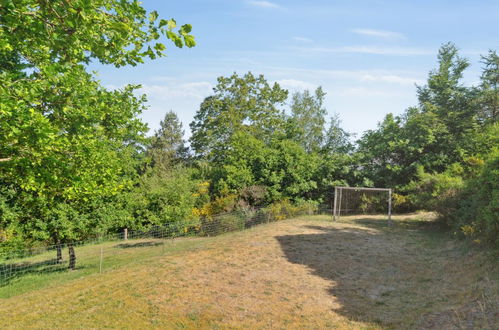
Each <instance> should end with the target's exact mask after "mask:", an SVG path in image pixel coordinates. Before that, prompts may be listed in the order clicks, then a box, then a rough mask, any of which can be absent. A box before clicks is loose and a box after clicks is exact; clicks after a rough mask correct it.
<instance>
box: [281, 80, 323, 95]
mask: <svg viewBox="0 0 499 330" xmlns="http://www.w3.org/2000/svg"><path fill="white" fill-rule="evenodd" d="M276 82H277V83H278V84H279V85H280V86H281V87H282V88H284V89H287V90H289V91H291V92H293V91H302V90H305V89H308V90H314V89H316V88H317V85H315V84H312V83H309V82H307V81H303V80H297V79H280V80H277V81H276Z"/></svg>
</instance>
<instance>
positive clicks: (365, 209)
mask: <svg viewBox="0 0 499 330" xmlns="http://www.w3.org/2000/svg"><path fill="white" fill-rule="evenodd" d="M333 203H334V204H333V221H336V220H337V219H339V218H340V217H341V216H342V215H354V214H386V215H387V217H388V224H391V223H392V189H391V188H365V187H334V202H333Z"/></svg>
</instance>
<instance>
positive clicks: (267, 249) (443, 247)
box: [0, 215, 499, 329]
mask: <svg viewBox="0 0 499 330" xmlns="http://www.w3.org/2000/svg"><path fill="white" fill-rule="evenodd" d="M422 217H423V216H422V215H410V216H396V217H394V218H395V221H394V225H393V226H392V227H388V226H387V225H386V221H385V220H381V219H379V218H377V217H367V216H366V217H364V216H363V217H342V219H341V221H339V222H336V223H333V222H331V221H330V219H331V218H330V217H326V216H308V217H300V218H296V219H292V220H286V221H282V222H277V223H270V224H265V225H260V226H257V227H254V228H252V229H248V230H245V231H242V232H236V233H230V234H225V235H221V236H218V237H211V238H186V239H177V240H175V241H173V242H172V241H170V240H166V241H163V240H137V241H128V242H127V243H126V244H127V245H125V246H124V245H123V244H124V242H108V243H104V244H100V245H91V246H84V247H79V248H78V250H77V253H78V256H79V260H78V267H79V268H78V269H77V270H76V271H71V272H68V271H66V270H63V269H61V267H55V268H54V267H53V266H44V263H43V262H44V261H46V260H47V259H48V260H50V258H53V257H54V255H52V254H51V255H39V256H36V257H32V258H30V259H23V262H29V263H31V264H37V265H38V264H40V265H41V266H40V267H39V268H37V267H34V268H33V272H31V273H27V274H25V275H23V276H20V277H18V278H16V279H14V280H13V281H12V282H11V283H9V285H5V286H3V287H0V297H3V298H2V299H0V315H1V326H2V327H3V328H5V327H7V328H26V327H36V328H56V327H58V328H74V327H83V328H104V327H113V328H215V329H218V328H221V329H225V328H241V327H244V328H345V329H379V328H403V329H406V328H432V329H436V328H438V329H454V328H490V329H494V328H499V313H498V311H499V302H498V292H499V286H498V282H499V279H498V267H497V263H494V262H493V259H492V257H491V256H490V255H487V253H485V252H483V251H480V250H478V249H476V248H473V247H470V246H469V245H467V243H465V242H462V241H456V240H454V239H452V238H450V237H449V236H448V235H447V234H444V233H441V232H439V231H438V230H436V229H435V228H434V227H433V226H432V225H431V222H429V221H426V220H424V219H422ZM101 248H102V251H103V255H104V258H103V267H102V273H100V272H99V271H100V264H99V259H100V258H99V256H100V251H101ZM54 253H55V252H54ZM44 267H47V269H46V272H45V273H39V272H38V271H37V270H41V269H44Z"/></svg>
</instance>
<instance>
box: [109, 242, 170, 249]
mask: <svg viewBox="0 0 499 330" xmlns="http://www.w3.org/2000/svg"><path fill="white" fill-rule="evenodd" d="M162 244H163V243H162V242H140V243H122V244H118V245H115V246H114V247H115V248H117V249H130V248H139V247H153V246H159V245H162Z"/></svg>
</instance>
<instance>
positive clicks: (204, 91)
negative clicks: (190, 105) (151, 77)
mask: <svg viewBox="0 0 499 330" xmlns="http://www.w3.org/2000/svg"><path fill="white" fill-rule="evenodd" d="M212 88H213V86H212V85H211V84H210V83H209V82H205V81H201V82H191V83H182V84H175V83H169V84H166V85H159V84H158V85H149V84H143V85H142V88H140V89H139V92H141V93H144V94H146V95H147V96H148V97H149V98H154V99H158V100H169V99H173V98H181V97H188V98H194V99H197V100H201V99H203V98H204V97H206V96H207V95H209V94H210V93H211V91H212Z"/></svg>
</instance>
